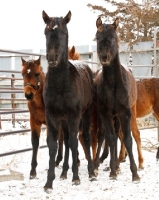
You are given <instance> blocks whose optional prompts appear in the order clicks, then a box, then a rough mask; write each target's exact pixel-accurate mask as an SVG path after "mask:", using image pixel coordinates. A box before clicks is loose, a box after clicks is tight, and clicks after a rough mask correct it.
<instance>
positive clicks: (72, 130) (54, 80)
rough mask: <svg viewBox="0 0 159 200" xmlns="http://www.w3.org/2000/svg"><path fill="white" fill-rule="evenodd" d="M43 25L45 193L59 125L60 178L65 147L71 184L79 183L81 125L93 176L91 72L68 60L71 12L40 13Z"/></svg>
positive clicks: (64, 174)
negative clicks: (61, 142) (61, 139)
mask: <svg viewBox="0 0 159 200" xmlns="http://www.w3.org/2000/svg"><path fill="white" fill-rule="evenodd" d="M42 17H43V20H44V22H45V24H46V28H45V36H46V53H47V55H46V58H47V61H48V72H47V74H46V79H45V85H44V90H43V98H44V104H45V114H46V124H47V129H48V137H47V144H48V148H49V155H50V160H49V170H48V176H47V182H46V184H45V186H44V189H45V190H46V191H47V192H48V191H49V189H51V188H52V184H53V180H54V179H55V156H56V152H57V139H58V130H59V127H62V129H63V132H64V144H65V156H64V163H63V171H62V174H61V177H62V178H66V177H67V171H68V168H69V165H68V158H69V148H71V151H72V158H73V164H72V172H73V179H72V181H73V183H74V184H79V183H80V179H79V175H78V165H77V147H78V139H77V135H78V131H79V127H82V136H83V140H84V144H85V147H86V150H87V158H88V173H89V178H91V179H94V177H95V174H94V166H93V162H92V159H91V154H90V133H89V129H90V123H91V115H92V105H93V97H94V83H93V74H92V71H91V69H90V68H89V66H88V65H86V64H84V63H83V62H79V63H76V64H75V65H73V64H71V62H69V61H68V30H67V23H68V22H69V21H70V19H71V12H70V11H69V12H68V14H67V15H66V16H65V17H64V18H63V17H49V16H48V15H47V14H46V13H45V11H43V12H42Z"/></svg>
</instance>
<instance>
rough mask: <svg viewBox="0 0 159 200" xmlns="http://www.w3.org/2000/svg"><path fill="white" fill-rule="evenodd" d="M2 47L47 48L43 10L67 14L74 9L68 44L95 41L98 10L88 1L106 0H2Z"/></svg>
mask: <svg viewBox="0 0 159 200" xmlns="http://www.w3.org/2000/svg"><path fill="white" fill-rule="evenodd" d="M0 2H1V5H0V19H1V22H0V48H1V49H12V50H20V49H26V48H29V49H34V52H38V51H39V49H44V48H45V36H44V28H45V24H44V22H43V19H42V10H45V12H46V13H47V14H48V15H49V16H51V17H53V16H58V17H61V16H65V15H66V14H67V13H68V11H69V10H70V11H71V12H72V18H71V21H70V22H69V24H68V31H69V46H70V47H71V46H72V45H87V44H95V42H92V40H93V39H94V36H95V33H96V19H97V16H98V15H97V14H94V13H93V12H92V11H91V10H90V8H88V7H87V4H88V3H90V2H91V3H92V4H96V5H102V4H104V1H103V0H78V1H77V0H0Z"/></svg>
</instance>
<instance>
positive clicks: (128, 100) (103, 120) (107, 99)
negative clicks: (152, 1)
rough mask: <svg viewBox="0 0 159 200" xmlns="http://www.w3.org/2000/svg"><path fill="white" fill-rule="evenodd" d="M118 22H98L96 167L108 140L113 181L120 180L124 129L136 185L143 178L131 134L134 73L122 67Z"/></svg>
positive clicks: (134, 96)
mask: <svg viewBox="0 0 159 200" xmlns="http://www.w3.org/2000/svg"><path fill="white" fill-rule="evenodd" d="M118 21H119V20H118V18H117V19H116V20H115V21H114V23H113V24H103V23H102V20H101V18H100V17H99V18H98V19H97V21H96V26H97V33H96V39H97V53H98V57H99V60H100V63H101V65H102V70H101V72H100V73H98V75H97V76H96V78H95V85H96V91H97V112H98V121H99V132H98V134H99V135H98V150H97V155H96V159H95V166H96V167H98V164H99V162H100V161H99V153H100V149H101V145H102V142H103V139H104V137H105V139H106V140H107V142H108V145H109V147H110V169H111V171H110V177H111V178H116V177H117V168H118V159H117V138H118V134H119V130H120V128H121V129H122V132H123V137H124V144H125V146H126V148H127V151H128V154H129V158H130V169H131V171H132V180H133V181H137V180H139V179H140V178H139V176H138V174H137V167H136V164H135V161H134V157H133V152H132V136H131V132H130V120H131V107H132V106H133V105H135V103H136V99H137V90H136V82H135V79H134V77H133V76H132V73H131V72H129V71H128V70H126V69H125V68H124V67H123V66H122V65H121V63H120V59H119V51H118V37H117V34H116V28H117V26H118Z"/></svg>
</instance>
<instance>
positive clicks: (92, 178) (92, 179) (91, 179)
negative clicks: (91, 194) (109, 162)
mask: <svg viewBox="0 0 159 200" xmlns="http://www.w3.org/2000/svg"><path fill="white" fill-rule="evenodd" d="M89 181H91V182H93V181H97V179H96V177H91V178H89Z"/></svg>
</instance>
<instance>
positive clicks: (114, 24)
mask: <svg viewBox="0 0 159 200" xmlns="http://www.w3.org/2000/svg"><path fill="white" fill-rule="evenodd" d="M112 25H113V26H114V27H115V30H116V28H117V27H118V25H119V18H116V19H115V21H114V23H113V24H112Z"/></svg>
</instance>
